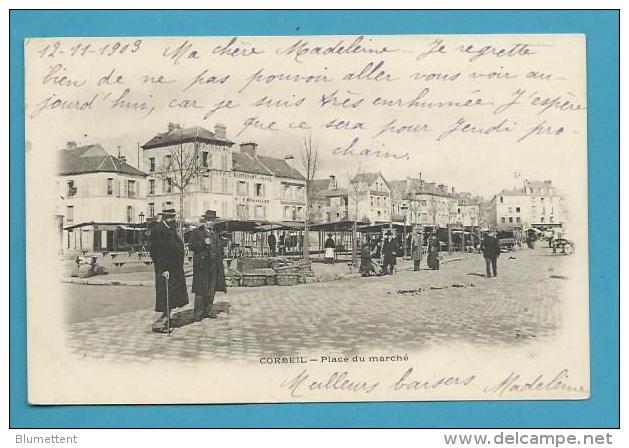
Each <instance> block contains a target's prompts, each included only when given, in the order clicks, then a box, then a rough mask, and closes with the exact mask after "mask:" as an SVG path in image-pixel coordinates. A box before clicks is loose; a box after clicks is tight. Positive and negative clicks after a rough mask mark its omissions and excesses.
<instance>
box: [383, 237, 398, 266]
mask: <svg viewBox="0 0 629 448" xmlns="http://www.w3.org/2000/svg"><path fill="white" fill-rule="evenodd" d="M398 248H399V246H398V243H397V241H395V240H394V239H393V233H391V231H390V230H388V231H387V233H386V239H385V240H384V243H382V257H383V260H382V268H383V269H384V273H385V274H389V275H393V270H394V269H395V265H396V264H397V260H396V258H395V256H396V255H397V251H398Z"/></svg>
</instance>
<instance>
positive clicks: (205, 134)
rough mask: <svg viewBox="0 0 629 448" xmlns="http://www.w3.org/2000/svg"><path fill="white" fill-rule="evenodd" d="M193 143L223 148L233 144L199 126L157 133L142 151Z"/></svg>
mask: <svg viewBox="0 0 629 448" xmlns="http://www.w3.org/2000/svg"><path fill="white" fill-rule="evenodd" d="M194 141H198V142H204V143H214V144H217V145H224V146H231V145H233V144H234V142H232V141H231V140H227V139H222V138H218V137H217V136H216V135H215V134H214V133H213V132H212V131H208V130H207V129H205V128H202V127H201V126H193V127H191V128H185V129H183V128H180V127H176V128H174V129H173V130H171V131H168V132H162V133H159V134H157V135H155V136H154V137H153V138H151V139H150V140H149V141H148V142H146V143H145V144H143V145H142V149H151V148H160V147H163V146H171V145H177V144H180V143H189V142H194Z"/></svg>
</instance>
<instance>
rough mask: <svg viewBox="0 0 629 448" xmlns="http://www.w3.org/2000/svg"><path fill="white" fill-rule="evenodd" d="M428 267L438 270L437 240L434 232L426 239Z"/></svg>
mask: <svg viewBox="0 0 629 448" xmlns="http://www.w3.org/2000/svg"><path fill="white" fill-rule="evenodd" d="M427 261H428V267H429V268H430V269H434V270H437V271H438V270H439V240H438V239H437V235H436V234H435V232H433V233H432V235H430V238H428V260H427Z"/></svg>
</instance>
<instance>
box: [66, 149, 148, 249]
mask: <svg viewBox="0 0 629 448" xmlns="http://www.w3.org/2000/svg"><path fill="white" fill-rule="evenodd" d="M58 162H59V166H58V178H57V188H58V195H59V198H60V207H61V210H59V214H60V215H63V228H64V230H63V236H62V242H63V243H62V244H63V249H64V250H67V251H81V250H85V251H100V250H116V249H117V248H118V247H120V246H121V244H123V243H126V241H124V240H125V239H126V238H127V237H128V235H127V233H126V232H128V231H129V229H130V227H129V226H125V225H128V224H136V223H140V224H141V221H143V219H144V216H145V213H146V210H145V205H146V203H145V198H146V186H145V179H146V176H147V175H146V174H145V173H144V172H142V171H140V170H138V169H137V168H134V167H133V166H131V165H129V164H128V163H127V162H126V161H125V160H124V158H123V157H120V156H118V157H114V156H113V155H111V154H109V153H108V152H107V151H105V149H104V148H103V147H102V146H101V145H100V144H92V145H86V146H80V147H77V146H76V143H74V142H69V143H68V145H67V147H66V148H65V149H62V150H61V151H59V153H58ZM131 231H133V230H131Z"/></svg>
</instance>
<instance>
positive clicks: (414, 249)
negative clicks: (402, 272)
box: [411, 227, 424, 271]
mask: <svg viewBox="0 0 629 448" xmlns="http://www.w3.org/2000/svg"><path fill="white" fill-rule="evenodd" d="M411 257H413V270H414V271H419V265H420V264H421V261H422V258H424V242H423V235H422V230H421V228H420V227H417V228H416V229H415V235H413V237H412V240H411Z"/></svg>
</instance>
